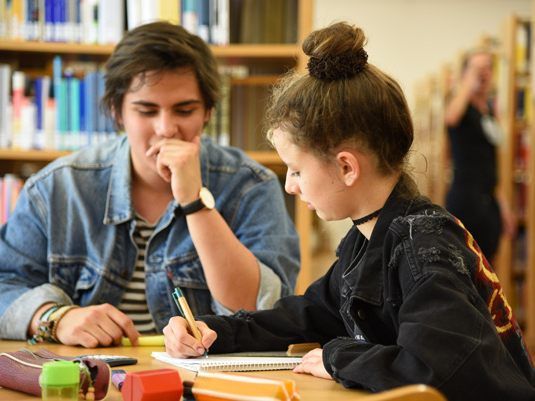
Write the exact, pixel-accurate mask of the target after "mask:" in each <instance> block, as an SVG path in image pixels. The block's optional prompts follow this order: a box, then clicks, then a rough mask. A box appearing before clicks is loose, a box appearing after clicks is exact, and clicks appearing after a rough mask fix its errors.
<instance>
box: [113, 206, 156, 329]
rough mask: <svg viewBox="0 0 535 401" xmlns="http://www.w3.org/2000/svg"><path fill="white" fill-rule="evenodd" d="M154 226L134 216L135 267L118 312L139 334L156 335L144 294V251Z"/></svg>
mask: <svg viewBox="0 0 535 401" xmlns="http://www.w3.org/2000/svg"><path fill="white" fill-rule="evenodd" d="M155 228H156V225H150V224H148V223H147V222H146V221H145V220H144V219H143V218H142V217H141V216H139V215H137V214H136V227H135V230H134V242H135V243H136V246H137V248H138V254H137V260H136V266H135V270H134V274H133V276H132V279H131V280H130V282H129V283H128V285H127V286H126V291H125V293H124V295H123V298H122V300H121V303H120V304H119V310H120V311H121V312H123V313H125V314H126V315H127V316H128V317H129V318H130V319H132V321H133V322H134V326H135V327H136V329H137V331H139V333H140V334H154V333H156V325H155V324H154V320H153V319H152V316H151V314H150V312H149V308H148V306H147V295H146V293H145V250H146V247H147V242H148V240H149V238H150V237H151V235H152V233H153V232H154V229H155Z"/></svg>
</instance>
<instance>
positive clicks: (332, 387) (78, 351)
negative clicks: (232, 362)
mask: <svg viewBox="0 0 535 401" xmlns="http://www.w3.org/2000/svg"><path fill="white" fill-rule="evenodd" d="M21 348H28V349H31V350H37V349H39V348H46V349H49V350H50V351H53V352H55V353H57V354H59V355H64V356H75V355H82V354H108V355H128V356H133V357H135V358H137V359H138V363H137V364H136V365H130V366H122V367H120V368H121V369H124V370H126V371H130V372H134V371H138V370H149V369H161V368H174V369H177V370H178V371H179V373H180V376H181V378H182V380H193V378H194V372H191V371H188V370H184V369H180V368H176V367H173V366H171V365H168V364H166V363H163V362H160V361H157V360H156V359H154V358H152V357H151V352H152V351H163V347H113V348H98V349H86V348H80V347H70V346H66V345H59V344H39V345H29V344H27V343H26V342H22V341H5V340H3V341H0V352H9V351H17V350H19V349H21ZM245 374H247V375H254V376H261V377H268V378H279V379H281V378H288V379H292V380H294V381H295V382H296V383H297V388H298V391H299V394H300V395H301V399H302V400H303V401H309V400H310V401H314V400H337V401H344V400H355V399H358V398H362V397H364V398H365V397H366V393H365V392H362V391H357V390H348V389H345V388H344V387H343V386H342V385H341V384H338V383H336V382H335V381H333V380H325V379H319V378H317V377H313V376H310V375H305V374H297V373H293V372H292V371H289V370H280V371H266V372H247V373H245ZM37 399H38V398H37V397H34V396H31V395H27V394H24V393H19V392H16V391H12V390H8V389H3V388H0V400H10V401H11V400H12V401H21V400H31V401H35V400H37ZM106 401H122V397H121V393H120V392H119V391H118V390H117V389H116V388H115V387H114V386H112V385H111V384H110V391H109V392H108V396H107V397H106Z"/></svg>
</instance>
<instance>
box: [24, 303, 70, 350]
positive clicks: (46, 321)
mask: <svg viewBox="0 0 535 401" xmlns="http://www.w3.org/2000/svg"><path fill="white" fill-rule="evenodd" d="M61 306H62V305H60V304H54V305H52V306H51V307H50V308H48V309H46V310H45V311H44V312H43V313H42V314H41V316H40V317H39V324H38V325H37V331H36V332H35V334H34V335H33V336H32V338H30V339H29V340H28V342H29V343H30V344H32V345H34V344H37V343H42V342H44V341H50V339H51V329H52V328H51V327H50V316H51V315H52V314H53V313H54V312H56V311H57V310H58V309H59V308H61Z"/></svg>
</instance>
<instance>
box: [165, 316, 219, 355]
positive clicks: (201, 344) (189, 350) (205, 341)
mask: <svg viewBox="0 0 535 401" xmlns="http://www.w3.org/2000/svg"><path fill="white" fill-rule="evenodd" d="M195 324H196V326H197V328H198V329H199V331H200V332H201V336H202V340H201V341H198V340H197V339H196V338H195V337H194V336H193V334H192V333H191V331H190V329H189V326H188V322H187V321H186V319H184V318H182V317H180V316H175V317H172V318H171V319H169V323H168V324H167V326H165V327H164V329H163V334H164V340H165V351H166V352H167V353H168V354H169V355H171V356H174V357H178V358H187V357H198V356H201V355H203V354H204V353H205V351H206V350H207V349H208V348H210V346H211V345H212V344H213V343H214V341H215V340H216V338H217V333H216V332H215V331H214V330H212V329H210V328H209V327H208V326H207V325H206V323H204V322H202V321H196V322H195Z"/></svg>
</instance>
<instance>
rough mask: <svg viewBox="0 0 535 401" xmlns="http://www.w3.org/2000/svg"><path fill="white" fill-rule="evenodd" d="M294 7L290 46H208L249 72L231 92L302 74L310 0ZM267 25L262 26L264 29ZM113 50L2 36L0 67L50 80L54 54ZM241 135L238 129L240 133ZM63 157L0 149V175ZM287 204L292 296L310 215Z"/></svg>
mask: <svg viewBox="0 0 535 401" xmlns="http://www.w3.org/2000/svg"><path fill="white" fill-rule="evenodd" d="M249 3H250V2H249ZM259 3H260V2H259ZM262 3H263V4H264V5H263V6H264V7H268V3H269V2H268V1H266V0H263V1H262ZM274 3H277V4H278V6H280V7H282V8H279V9H280V10H283V9H284V7H288V4H289V3H291V1H290V2H284V1H281V0H277V1H275V2H274ZM274 3H269V4H270V5H269V7H274ZM244 4H246V3H244ZM247 4H248V3H247ZM294 4H295V7H296V15H295V19H296V21H293V22H291V23H290V25H287V26H292V27H293V29H295V32H294V40H293V41H292V42H291V43H288V40H287V38H286V39H285V40H283V41H284V42H285V43H269V42H268V43H254V42H257V41H256V40H252V41H251V43H233V41H232V35H233V32H232V30H231V32H230V35H231V38H230V39H231V41H230V44H226V45H212V46H211V47H212V50H213V52H214V54H215V56H216V58H217V59H218V61H219V62H220V64H222V65H245V66H246V67H247V68H249V71H250V73H249V75H248V76H246V77H242V78H232V79H231V83H230V85H231V88H232V87H233V86H234V87H245V88H247V87H250V88H255V87H261V88H264V91H267V89H268V88H269V87H270V86H271V85H272V84H273V83H274V82H275V81H276V79H277V78H278V77H279V76H280V74H282V73H284V72H286V71H287V70H288V69H291V68H297V69H298V70H304V68H305V65H306V57H305V56H304V55H303V53H302V51H301V47H300V44H301V42H302V40H303V39H304V38H305V37H306V36H307V35H308V33H310V32H311V30H312V12H313V10H312V7H313V0H295V2H294ZM284 10H287V9H284ZM231 12H232V10H231ZM283 12H284V11H283ZM283 17H284V15H283ZM232 18H233V16H232V14H231V15H230V19H231V21H232ZM271 18H272V17H271ZM266 21H269V20H266ZM0 22H1V21H0ZM268 23H269V22H268ZM268 23H265V25H266V27H267V26H268ZM242 25H243V24H242ZM242 28H243V29H245V28H247V29H251V27H244V26H242ZM253 28H254V27H253ZM265 32H267V30H266V31H265ZM266 39H269V38H268V37H266V38H264V42H265V41H266ZM113 48H114V46H113V45H110V44H87V43H60V42H46V41H26V40H20V39H12V38H5V37H4V38H0V63H8V64H10V65H11V66H12V71H14V70H21V71H24V72H25V73H26V74H28V76H30V77H32V76H38V75H39V74H41V75H43V74H46V75H48V76H51V75H52V70H53V60H54V57H55V56H56V55H61V56H62V57H63V58H64V59H65V60H66V61H67V62H71V61H72V62H78V61H80V60H81V61H87V60H88V61H91V62H96V63H103V62H105V60H106V59H107V57H108V56H109V55H110V54H111V53H112V51H113ZM266 93H267V92H266ZM244 101H247V99H246V98H244ZM231 106H232V107H234V111H236V108H238V110H240V108H243V107H246V105H245V104H236V103H235V102H232V104H231ZM242 114H244V113H242ZM258 117H259V118H260V117H261V116H260V115H258ZM231 124H232V122H231ZM255 124H256V126H255V128H256V129H257V134H258V129H259V128H258V127H259V124H258V123H257V122H255ZM245 128H247V127H245ZM246 131H247V130H246V129H244V130H243V131H242V132H246ZM231 145H233V143H231ZM244 150H246V151H247V153H248V154H249V155H250V156H251V157H252V158H253V159H255V160H256V161H258V162H260V163H262V164H264V165H266V166H267V167H269V168H271V169H272V170H274V171H275V172H276V173H277V174H278V175H280V176H281V177H283V176H284V174H285V170H286V169H285V166H284V164H283V163H282V162H281V160H280V159H279V157H278V156H277V154H276V152H274V151H273V150H270V148H269V147H268V146H267V144H265V146H262V147H261V148H257V149H256V148H255V149H248V148H245V149H244ZM68 153H69V151H68V150H53V149H46V150H33V149H25V150H22V149H0V175H2V174H6V173H18V174H22V175H23V176H27V175H29V174H31V173H32V172H34V171H36V170H37V169H39V168H41V167H43V166H44V165H46V164H47V163H49V162H50V161H52V160H54V159H56V158H57V157H60V156H63V155H66V154H68ZM292 203H293V206H292V207H293V208H294V210H293V213H292V214H293V215H294V219H295V224H296V227H297V231H298V233H299V236H300V243H301V245H300V246H301V272H300V274H299V277H298V281H297V285H296V292H297V293H302V292H304V290H305V289H306V287H307V286H308V284H310V282H311V281H312V278H311V277H312V274H311V272H310V270H311V264H312V255H311V239H310V236H311V230H312V213H311V212H310V211H309V210H308V208H307V207H306V205H305V204H304V203H302V202H301V201H300V200H298V199H295V202H292Z"/></svg>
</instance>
